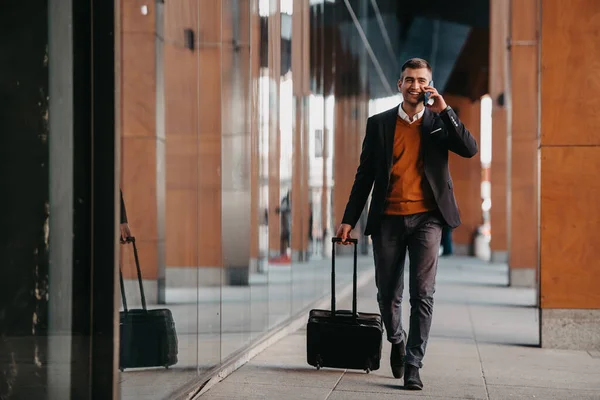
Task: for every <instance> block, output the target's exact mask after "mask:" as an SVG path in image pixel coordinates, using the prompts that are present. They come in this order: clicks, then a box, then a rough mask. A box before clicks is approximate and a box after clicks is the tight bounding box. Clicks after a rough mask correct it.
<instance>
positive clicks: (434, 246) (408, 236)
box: [372, 210, 443, 368]
mask: <svg viewBox="0 0 600 400" xmlns="http://www.w3.org/2000/svg"><path fill="white" fill-rule="evenodd" d="M442 226H443V220H442V217H441V215H440V214H439V211H437V210H436V211H430V212H425V213H419V214H413V215H402V216H391V215H386V216H383V217H382V222H381V228H380V231H379V232H377V233H375V234H372V239H373V253H374V258H375V283H376V285H377V301H378V303H379V309H380V311H381V317H382V319H383V323H384V325H385V330H386V332H387V339H388V340H389V341H390V342H391V343H393V344H397V343H400V342H404V343H406V358H405V362H406V363H407V364H411V365H414V366H417V367H419V368H421V367H422V366H423V364H422V360H423V357H424V356H425V349H426V347H427V340H428V338H429V330H430V328H431V320H432V316H433V293H434V292H435V275H436V272H437V264H438V254H439V249H440V240H441V236H442ZM407 249H408V256H409V261H410V269H409V293H410V329H409V334H408V342H407V341H406V337H405V333H404V330H403V329H402V294H403V292H404V261H405V258H406V250H407Z"/></svg>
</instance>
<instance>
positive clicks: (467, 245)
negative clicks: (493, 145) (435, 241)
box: [444, 96, 483, 255]
mask: <svg viewBox="0 0 600 400" xmlns="http://www.w3.org/2000/svg"><path fill="white" fill-rule="evenodd" d="M444 99H445V100H446V102H447V103H448V105H450V107H452V108H453V109H454V110H455V111H456V112H457V114H458V117H459V118H460V120H461V121H462V122H463V124H465V126H466V127H467V129H468V130H469V132H471V134H472V135H473V137H474V138H475V140H476V141H477V143H478V144H479V143H480V142H481V141H480V137H481V135H480V130H481V101H480V100H477V101H471V99H469V98H467V97H459V96H444ZM449 164H450V171H451V173H452V181H453V183H454V189H453V190H454V195H455V196H456V202H457V203H458V207H459V209H460V218H461V220H462V224H461V225H460V226H459V227H458V228H456V229H455V230H454V231H453V233H452V242H453V248H454V253H455V254H457V255H471V254H472V253H473V249H472V245H473V240H474V232H475V231H476V230H477V228H478V227H479V226H480V225H481V223H482V222H483V213H482V209H481V178H482V175H481V158H480V153H477V155H475V156H474V157H472V158H463V157H460V156H459V155H457V154H454V153H452V152H451V153H450V157H449Z"/></svg>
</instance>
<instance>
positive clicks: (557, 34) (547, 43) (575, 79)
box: [541, 0, 600, 146]
mask: <svg viewBox="0 0 600 400" xmlns="http://www.w3.org/2000/svg"><path fill="white" fill-rule="evenodd" d="M542 7H543V14H542V15H543V25H542V38H543V39H542V40H543V41H542V71H543V73H542V96H541V99H542V108H543V109H544V110H545V112H544V118H543V124H544V125H545V128H544V129H543V131H542V143H543V144H544V145H554V146H557V145H565V146H566V145H570V146H572V145H600V135H599V134H598V110H599V109H600V95H599V93H600V63H598V62H597V60H599V59H600V46H599V45H598V43H599V39H598V35H599V29H600V28H599V23H598V20H599V19H600V2H598V1H597V0H574V1H573V2H571V3H569V5H568V6H567V5H566V4H565V2H564V1H562V0H543V1H542ZM567 115H568V116H573V118H565V116H567Z"/></svg>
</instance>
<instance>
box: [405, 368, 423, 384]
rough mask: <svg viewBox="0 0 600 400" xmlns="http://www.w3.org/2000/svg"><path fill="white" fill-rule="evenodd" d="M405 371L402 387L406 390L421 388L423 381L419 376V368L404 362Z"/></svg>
mask: <svg viewBox="0 0 600 400" xmlns="http://www.w3.org/2000/svg"><path fill="white" fill-rule="evenodd" d="M405 368H406V372H405V373H404V389H407V390H422V389H423V382H421V378H420V377H419V368H418V367H415V366H414V365H410V364H406V367H405Z"/></svg>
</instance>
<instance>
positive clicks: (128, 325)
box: [119, 237, 178, 371]
mask: <svg viewBox="0 0 600 400" xmlns="http://www.w3.org/2000/svg"><path fill="white" fill-rule="evenodd" d="M127 242H130V243H132V244H133V254H134V257H135V266H136V269H137V276H138V282H139V285H140V295H141V298H142V309H141V310H140V309H137V310H129V309H128V308H127V299H126V297H125V288H124V286H123V273H122V272H121V270H120V269H119V274H120V280H121V296H122V298H123V309H124V311H121V312H120V328H121V332H120V338H121V351H120V357H119V358H120V359H119V368H120V369H121V371H123V370H124V369H125V368H140V367H165V368H168V367H169V366H171V365H174V364H176V363H177V352H178V351H177V334H176V333H175V322H174V321H173V315H172V314H171V311H170V310H168V309H160V310H148V309H147V308H146V296H145V295H144V286H143V284H142V271H141V270H140V262H139V259H138V252H137V247H136V245H135V238H133V237H132V238H128V239H127Z"/></svg>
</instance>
